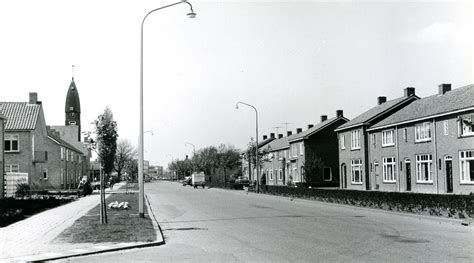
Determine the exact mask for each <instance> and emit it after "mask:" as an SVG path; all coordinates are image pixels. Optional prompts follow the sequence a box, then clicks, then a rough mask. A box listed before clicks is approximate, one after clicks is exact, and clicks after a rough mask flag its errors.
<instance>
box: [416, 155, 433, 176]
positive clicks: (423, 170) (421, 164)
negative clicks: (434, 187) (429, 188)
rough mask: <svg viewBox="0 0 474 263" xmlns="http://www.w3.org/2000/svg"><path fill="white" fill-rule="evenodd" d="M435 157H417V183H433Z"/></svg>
mask: <svg viewBox="0 0 474 263" xmlns="http://www.w3.org/2000/svg"><path fill="white" fill-rule="evenodd" d="M432 165H433V157H432V156H431V154H421V155H416V181H417V182H419V183H432V182H433V178H432V171H433V169H432Z"/></svg>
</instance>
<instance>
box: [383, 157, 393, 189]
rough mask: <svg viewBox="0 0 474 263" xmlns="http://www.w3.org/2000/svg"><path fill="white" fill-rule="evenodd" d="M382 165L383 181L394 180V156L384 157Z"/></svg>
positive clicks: (390, 181)
mask: <svg viewBox="0 0 474 263" xmlns="http://www.w3.org/2000/svg"><path fill="white" fill-rule="evenodd" d="M382 163H383V167H382V172H383V181H384V182H389V183H392V182H396V180H395V164H396V162H395V158H394V157H385V158H383V159H382Z"/></svg>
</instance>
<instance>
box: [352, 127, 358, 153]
mask: <svg viewBox="0 0 474 263" xmlns="http://www.w3.org/2000/svg"><path fill="white" fill-rule="evenodd" d="M357 149H360V129H359V130H353V131H351V150H357Z"/></svg>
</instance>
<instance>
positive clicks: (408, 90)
mask: <svg viewBox="0 0 474 263" xmlns="http://www.w3.org/2000/svg"><path fill="white" fill-rule="evenodd" d="M404 91H405V97H408V96H411V95H415V88H413V87H406V88H405V89H404Z"/></svg>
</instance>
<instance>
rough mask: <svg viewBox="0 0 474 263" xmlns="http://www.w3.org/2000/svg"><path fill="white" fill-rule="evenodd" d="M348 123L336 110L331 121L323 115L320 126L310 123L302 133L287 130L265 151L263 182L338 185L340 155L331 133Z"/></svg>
mask: <svg viewBox="0 0 474 263" xmlns="http://www.w3.org/2000/svg"><path fill="white" fill-rule="evenodd" d="M347 121H348V119H347V118H345V117H344V116H343V111H342V110H338V111H336V116H335V117H333V118H331V119H328V118H327V115H322V116H321V122H320V123H319V124H317V125H312V124H309V125H308V129H307V130H305V131H303V130H302V129H301V128H298V129H297V130H296V134H292V132H291V131H288V132H287V136H286V137H283V136H282V135H279V138H278V139H277V140H275V141H273V142H271V143H269V144H268V146H267V147H266V149H265V151H266V152H267V156H266V158H265V162H264V165H263V167H264V168H263V174H265V176H266V183H267V184H269V185H285V184H288V182H291V183H308V184H310V185H312V186H338V185H339V169H338V167H339V163H338V154H339V152H338V139H337V133H336V132H335V131H334V130H335V129H336V128H337V127H339V126H341V125H342V124H344V123H346V122H347ZM306 172H310V174H307V173H306ZM291 183H290V184H291Z"/></svg>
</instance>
